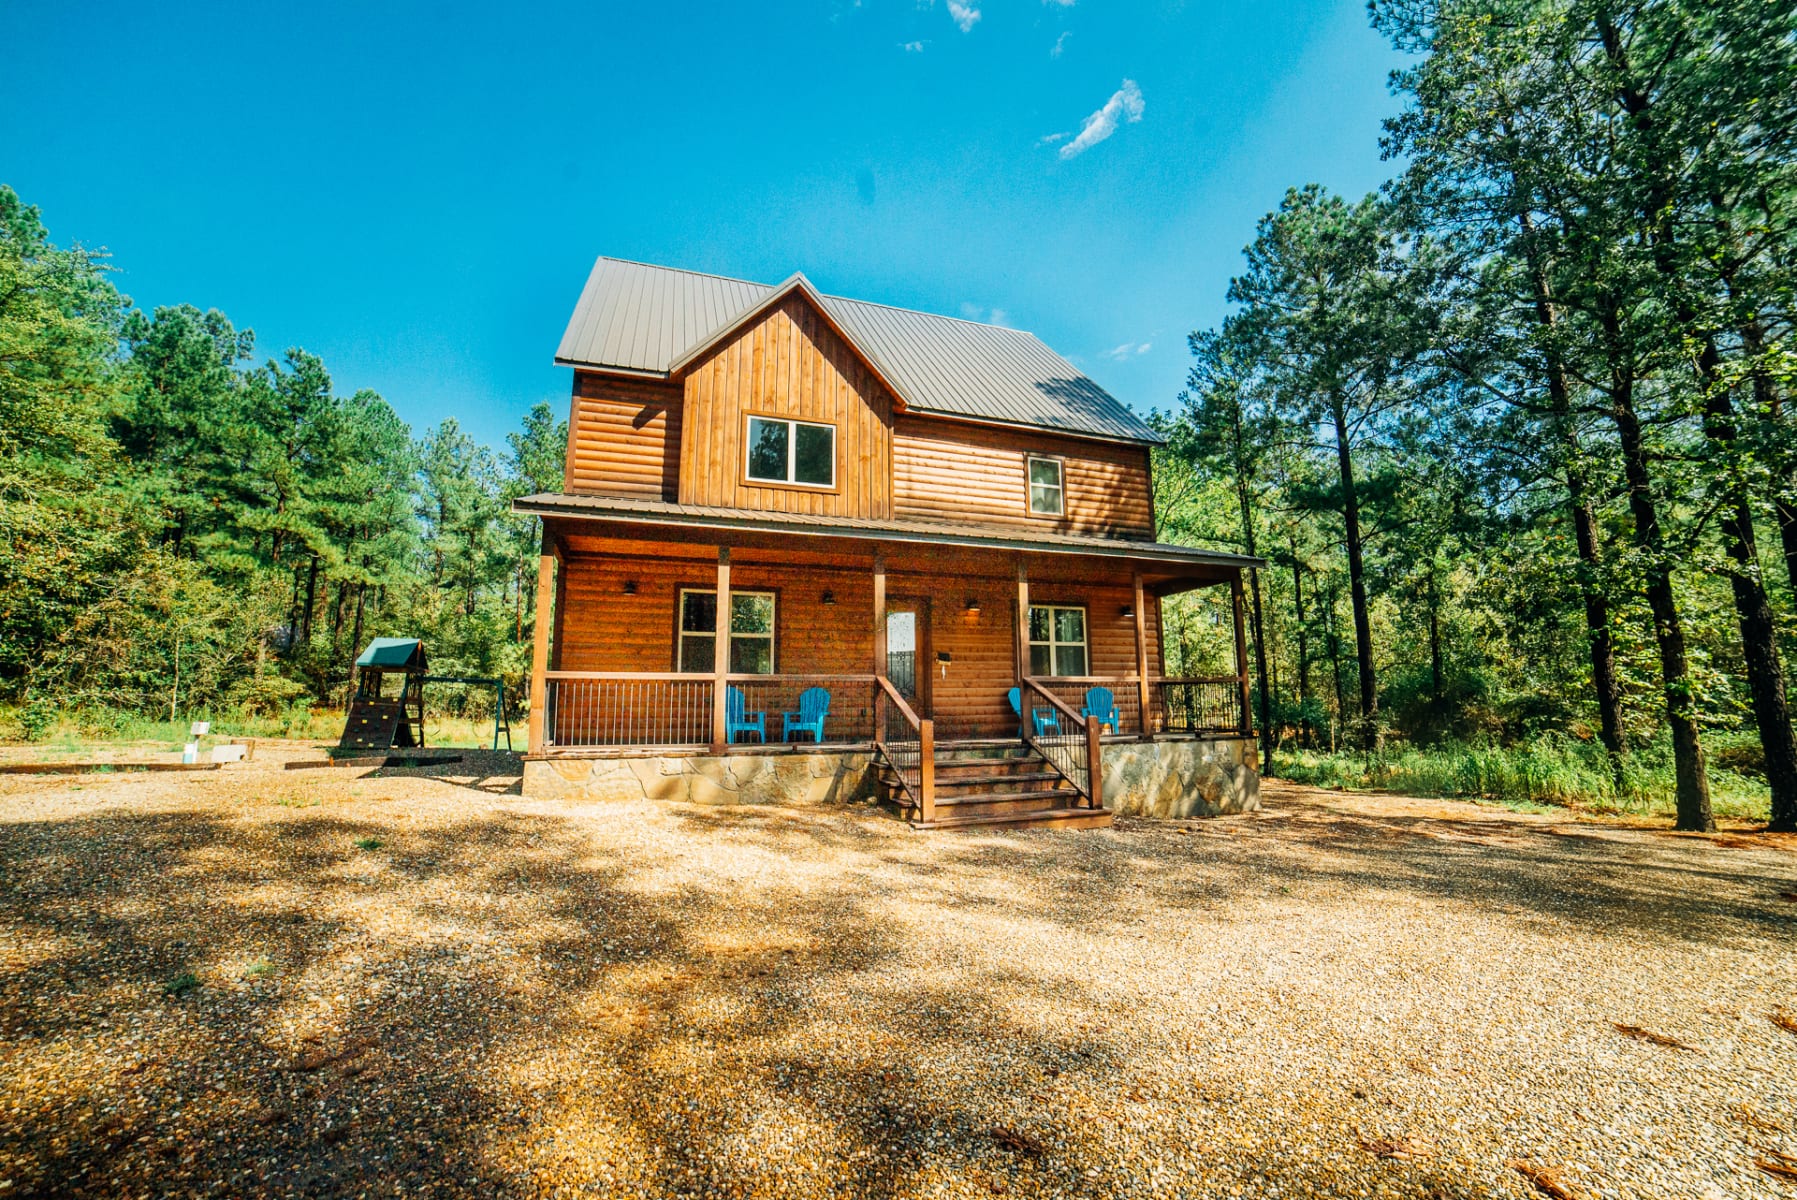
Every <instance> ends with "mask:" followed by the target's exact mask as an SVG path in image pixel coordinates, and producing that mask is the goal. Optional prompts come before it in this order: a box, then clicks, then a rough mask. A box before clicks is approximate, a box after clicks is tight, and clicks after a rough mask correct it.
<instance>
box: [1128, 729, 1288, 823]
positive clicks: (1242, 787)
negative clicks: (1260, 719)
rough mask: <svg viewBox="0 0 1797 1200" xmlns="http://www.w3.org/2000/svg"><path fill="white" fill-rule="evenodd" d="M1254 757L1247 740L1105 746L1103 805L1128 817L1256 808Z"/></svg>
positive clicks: (1256, 763)
mask: <svg viewBox="0 0 1797 1200" xmlns="http://www.w3.org/2000/svg"><path fill="white" fill-rule="evenodd" d="M1259 767H1260V755H1259V753H1258V752H1257V750H1256V747H1255V745H1254V742H1253V741H1252V740H1251V739H1248V738H1195V739H1192V740H1190V741H1185V740H1180V741H1158V742H1111V743H1108V744H1106V746H1105V747H1104V803H1105V807H1106V808H1109V809H1110V810H1111V811H1113V812H1117V813H1123V814H1126V815H1129V816H1134V817H1215V816H1221V815H1222V814H1224V813H1240V812H1253V811H1254V810H1256V809H1258V808H1259V807H1260V769H1259Z"/></svg>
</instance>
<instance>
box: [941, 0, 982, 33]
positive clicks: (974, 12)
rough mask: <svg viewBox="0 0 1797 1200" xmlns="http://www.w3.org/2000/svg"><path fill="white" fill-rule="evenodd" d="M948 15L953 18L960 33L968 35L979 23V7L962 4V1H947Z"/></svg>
mask: <svg viewBox="0 0 1797 1200" xmlns="http://www.w3.org/2000/svg"><path fill="white" fill-rule="evenodd" d="M948 15H949V16H950V17H953V18H954V21H955V24H957V25H959V26H960V27H961V32H962V33H968V32H970V31H971V30H972V29H973V27H974V26H975V25H976V24H978V23H979V19H980V6H979V5H977V4H964V3H962V0H948Z"/></svg>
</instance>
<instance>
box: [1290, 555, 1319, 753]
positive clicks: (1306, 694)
mask: <svg viewBox="0 0 1797 1200" xmlns="http://www.w3.org/2000/svg"><path fill="white" fill-rule="evenodd" d="M1292 609H1293V611H1294V613H1295V615H1296V617H1297V625H1298V711H1299V713H1300V714H1307V713H1309V711H1310V635H1309V633H1308V631H1307V630H1306V629H1305V628H1304V564H1303V563H1301V562H1299V561H1298V545H1297V539H1296V538H1294V539H1293V540H1292ZM1298 733H1299V735H1300V736H1301V737H1302V738H1303V739H1304V745H1305V746H1306V747H1313V746H1315V745H1316V730H1315V729H1314V728H1313V727H1312V726H1311V722H1310V719H1309V717H1308V716H1300V717H1299V720H1298Z"/></svg>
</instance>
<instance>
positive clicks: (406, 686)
mask: <svg viewBox="0 0 1797 1200" xmlns="http://www.w3.org/2000/svg"><path fill="white" fill-rule="evenodd" d="M389 675H393V676H397V677H398V678H399V681H400V682H399V687H398V689H397V690H396V691H394V693H393V694H392V695H388V693H387V687H386V682H387V677H388V676H389ZM432 683H460V684H467V685H470V686H473V687H490V688H492V689H493V749H495V750H497V749H499V738H500V735H501V734H503V735H504V736H505V748H506V749H507V750H510V749H511V748H512V726H511V722H510V721H509V720H508V719H507V717H506V711H505V683H504V681H502V680H500V679H496V678H487V677H483V676H475V675H432V674H430V668H429V666H428V664H427V662H426V659H425V654H424V643H423V642H421V641H419V640H418V639H417V638H375V639H374V640H373V641H372V642H369V643H368V648H367V649H366V650H363V651H362V653H361V655H360V656H358V657H357V659H356V690H355V692H354V694H353V695H351V696H350V700H349V717H348V719H347V720H346V721H345V722H344V724H343V736H342V737H341V738H340V739H338V742H337V748H338V749H339V750H361V751H377V752H378V751H386V750H391V749H393V748H394V747H396V746H399V747H406V748H412V747H416V748H419V749H422V748H423V747H424V689H425V685H427V684H432Z"/></svg>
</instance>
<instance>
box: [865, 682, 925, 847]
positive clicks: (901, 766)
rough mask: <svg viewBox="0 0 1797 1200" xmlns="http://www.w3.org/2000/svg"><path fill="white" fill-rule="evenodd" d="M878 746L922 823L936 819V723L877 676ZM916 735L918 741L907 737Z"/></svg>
mask: <svg viewBox="0 0 1797 1200" xmlns="http://www.w3.org/2000/svg"><path fill="white" fill-rule="evenodd" d="M874 680H875V682H876V683H877V684H878V685H879V690H878V691H877V692H875V694H874V743H875V745H877V746H878V747H879V750H880V754H881V756H882V757H884V758H885V759H886V761H887V762H888V763H889V764H891V766H892V772H893V774H894V775H896V776H898V780H899V783H900V784H901V785H903V787H904V789H905V791H907V792H909V793H910V795H911V801H912V803H913V804H915V805H916V806H917V817H918V820H920V821H933V820H935V819H936V723H935V722H934V721H926V720H924V719H923V718H921V717H919V716H918V715H917V713H916V712H915V711H913V709H912V708H911V706H910V705H909V704H907V703H906V702H905V697H904V696H903V695H902V694H900V692H899V690H898V689H897V688H896V687H894V686H893V685H892V680H890V679H888V678H886V676H885V675H876V676H875V677H874ZM912 734H915V735H916V736H915V738H913V737H911V736H907V735H912Z"/></svg>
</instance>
